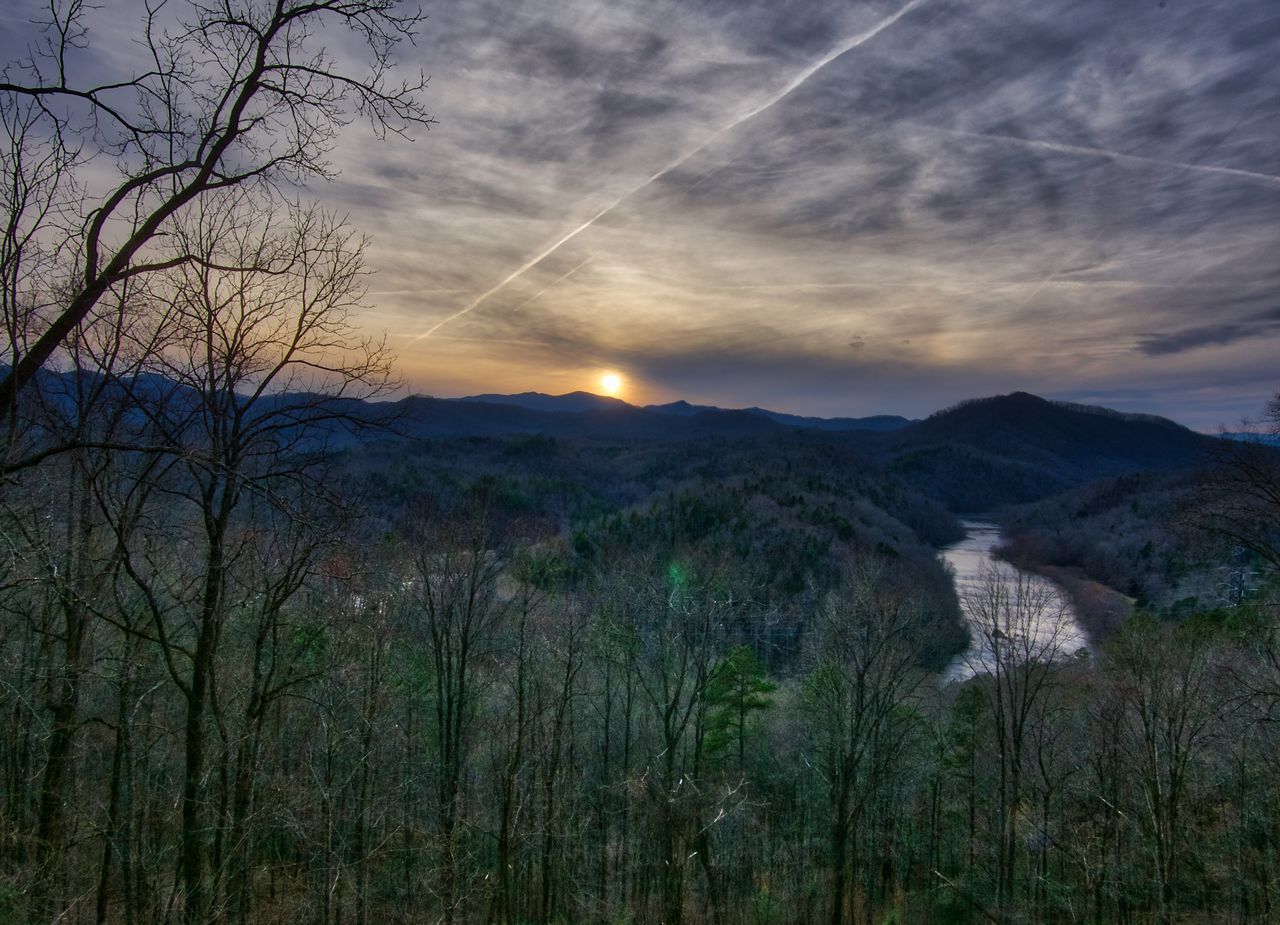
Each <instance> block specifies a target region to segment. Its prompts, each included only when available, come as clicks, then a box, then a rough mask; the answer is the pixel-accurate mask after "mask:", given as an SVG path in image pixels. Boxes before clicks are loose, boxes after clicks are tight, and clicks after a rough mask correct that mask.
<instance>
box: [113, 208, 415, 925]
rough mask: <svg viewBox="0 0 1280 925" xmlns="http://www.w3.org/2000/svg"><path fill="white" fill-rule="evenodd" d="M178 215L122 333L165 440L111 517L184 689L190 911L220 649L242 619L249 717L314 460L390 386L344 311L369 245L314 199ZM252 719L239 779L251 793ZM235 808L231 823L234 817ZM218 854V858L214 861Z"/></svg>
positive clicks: (268, 663)
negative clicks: (333, 431)
mask: <svg viewBox="0 0 1280 925" xmlns="http://www.w3.org/2000/svg"><path fill="white" fill-rule="evenodd" d="M201 206H202V207H201V209H200V210H198V211H197V212H193V213H189V214H188V215H186V216H184V221H183V222H181V223H179V224H178V225H177V228H176V230H175V238H176V240H175V241H174V245H173V246H174V247H175V248H176V249H177V250H179V251H180V252H181V253H186V254H194V255H197V256H198V257H199V259H198V260H191V261H178V262H175V263H174V264H173V265H172V266H170V267H169V268H168V270H167V271H165V272H164V273H162V274H157V275H156V276H155V277H154V278H153V279H152V280H150V281H149V283H148V289H149V290H150V291H149V293H148V294H149V295H150V297H151V301H150V303H149V308H150V312H149V313H147V314H145V315H143V316H142V317H144V318H146V319H149V321H150V324H149V325H143V324H135V329H141V330H140V331H137V330H135V332H134V333H132V334H131V335H130V336H132V337H139V338H144V339H145V343H147V344H153V343H158V344H159V345H160V346H159V348H158V349H152V350H149V352H148V354H147V355H148V357H149V360H150V365H149V371H151V372H154V373H159V374H160V376H159V377H158V378H148V377H138V378H136V379H135V380H133V381H132V382H131V383H130V386H129V387H130V389H131V399H132V401H133V403H134V404H135V406H136V407H137V408H139V409H141V410H142V412H143V413H144V415H145V423H144V424H140V425H139V426H140V427H145V429H146V430H147V431H148V432H149V433H150V434H151V440H152V441H153V442H159V443H160V444H161V445H163V446H164V447H167V448H168V449H169V450H170V452H169V453H168V454H167V455H164V456H155V455H153V454H141V455H140V458H139V459H138V460H136V466H135V468H134V470H133V471H132V472H127V471H126V472H124V473H122V476H121V484H120V485H118V486H116V488H115V490H114V494H116V495H117V496H118V497H122V498H129V497H131V496H134V495H137V494H147V495H150V496H151V499H152V500H151V504H150V508H151V510H150V514H149V517H150V527H151V529H150V531H149V533H148V535H147V536H145V537H142V538H137V537H134V536H132V535H130V533H129V532H128V531H127V529H126V524H125V523H124V522H122V521H120V520H118V519H116V520H114V521H113V524H114V526H115V528H116V539H117V543H118V545H119V548H120V555H121V557H122V564H123V568H124V570H125V572H126V573H127V575H128V579H129V580H130V581H131V582H132V584H133V585H134V586H135V587H136V588H137V590H138V591H139V592H140V594H141V596H142V599H143V600H144V601H145V606H146V608H147V611H148V613H149V620H150V626H149V628H148V630H147V632H146V634H145V637H146V638H147V639H148V640H149V641H151V642H153V643H154V644H156V645H157V646H158V647H159V649H160V653H161V655H162V657H163V659H164V664H165V666H166V668H167V670H168V672H169V675H170V677H171V680H172V681H173V683H174V685H175V686H176V687H177V688H178V690H179V691H180V692H181V695H182V699H183V702H184V707H185V709H184V719H183V724H184V743H183V786H182V798H181V805H182V825H181V847H180V865H179V866H180V870H181V876H182V881H183V889H184V894H185V903H184V907H183V908H184V916H185V920H186V921H188V922H204V921H205V920H206V919H207V916H208V915H209V912H210V909H211V908H212V902H213V898H214V897H213V894H212V887H211V884H210V879H209V878H210V860H211V851H213V850H214V847H215V845H211V843H210V838H209V831H210V829H209V819H208V806H209V802H210V798H209V793H208V786H209V780H208V777H209V763H210V754H209V731H210V730H209V725H210V723H211V722H216V725H217V727H218V729H219V731H220V734H222V732H223V729H224V722H225V719H226V714H225V707H226V700H227V697H228V696H229V692H228V691H225V690H223V691H221V693H220V689H219V687H218V681H219V675H220V670H221V662H222V659H221V651H222V648H223V646H224V643H225V642H226V640H227V639H228V638H229V637H231V636H232V634H233V631H234V630H235V629H236V628H237V627H251V628H252V629H249V630H248V634H249V638H250V639H251V640H253V648H252V655H251V659H252V660H251V663H250V664H251V675H252V682H251V684H250V685H249V686H248V690H247V691H246V692H245V700H244V703H243V711H244V712H243V716H244V718H245V721H246V722H247V723H248V724H249V725H250V726H253V725H256V724H260V723H261V722H262V721H263V719H264V717H265V710H266V707H267V705H268V704H269V703H270V702H271V701H272V700H273V699H274V698H277V697H279V696H280V695H281V694H282V693H283V692H284V690H286V689H287V688H288V686H289V685H290V684H292V683H294V682H295V681H296V678H295V677H293V676H292V675H291V673H290V672H289V671H288V670H287V666H288V662H287V659H285V658H283V657H282V654H281V652H280V651H279V650H278V648H277V646H276V641H277V640H278V639H279V633H278V628H279V621H280V619H281V616H282V614H283V612H284V610H285V608H286V606H287V605H288V604H289V602H290V601H291V600H292V599H293V597H294V595H295V594H296V593H297V592H298V591H299V589H300V588H301V587H302V586H303V584H304V582H305V580H306V579H307V578H308V577H309V575H310V574H311V572H312V570H313V569H314V568H315V566H316V564H317V562H318V561H319V559H320V556H321V554H322V552H323V550H324V549H325V548H326V547H327V546H328V545H329V544H330V543H331V542H332V540H333V534H332V532H331V531H330V530H329V529H328V523H327V519H326V516H325V514H326V509H327V508H331V507H332V502H333V498H332V496H331V494H329V493H328V492H326V491H325V490H324V486H323V480H322V479H321V478H319V477H318V473H317V472H316V470H315V468H314V461H313V460H310V459H309V457H308V456H306V455H304V454H300V453H299V449H300V448H307V447H309V446H318V445H320V443H313V442H312V441H316V440H317V439H318V440H319V441H321V442H322V441H323V438H324V435H325V433H326V428H328V427H331V426H334V425H335V424H337V423H340V422H342V421H344V420H345V419H346V416H347V412H346V406H345V404H344V400H345V399H346V398H348V397H368V396H376V395H377V394H380V393H381V392H382V391H383V390H384V389H385V388H386V387H387V386H388V385H389V383H390V382H391V379H390V370H389V357H388V355H387V354H386V352H385V350H384V349H383V348H382V346H381V345H380V344H378V343H376V342H372V341H362V340H361V339H359V338H357V337H355V336H354V334H353V332H352V331H351V328H350V326H349V323H348V312H349V311H350V310H351V309H352V308H354V307H356V306H357V305H359V303H360V299H361V297H362V294H363V264H362V249H363V245H362V242H361V241H359V240H358V239H357V238H355V237H354V236H353V235H352V233H351V232H350V231H349V230H348V229H346V228H345V226H343V225H342V224H341V223H339V222H337V221H335V220H334V219H333V218H332V217H330V216H328V215H326V214H325V213H323V212H321V211H320V210H318V209H314V208H312V209H296V210H293V211H291V212H289V213H287V214H286V215H285V216H284V217H281V216H278V215H273V214H263V213H260V212H258V211H256V210H254V209H253V208H252V203H251V202H249V201H248V198H247V197H246V196H244V195H243V194H240V193H237V192H235V191H232V192H230V193H226V194H223V196H222V197H220V198H219V199H217V200H213V199H210V200H206V201H204V202H203V203H202V204H201ZM253 735H254V734H253V733H252V731H250V737H249V738H248V739H245V740H244V745H245V747H247V748H249V749H250V752H249V753H245V754H242V755H241V757H240V762H241V765H242V767H241V769H240V771H239V772H237V773H238V776H239V778H240V779H239V780H238V782H237V784H236V787H237V788H238V790H239V792H238V794H237V796H236V797H235V798H234V799H235V800H237V801H240V804H239V805H240V810H238V812H240V815H241V817H243V811H244V810H245V809H246V808H247V806H248V805H249V803H250V802H251V801H252V793H251V788H252V775H253V773H254V767H255V762H256V758H255V756H254V754H253V749H254V745H253V741H254V738H253ZM242 823H243V818H241V819H240V824H242ZM220 866H221V865H219V867H220Z"/></svg>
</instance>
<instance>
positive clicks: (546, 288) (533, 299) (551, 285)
mask: <svg viewBox="0 0 1280 925" xmlns="http://www.w3.org/2000/svg"><path fill="white" fill-rule="evenodd" d="M593 259H594V258H592V257H588V258H587V259H586V260H584V261H582V263H580V264H578V265H577V266H576V267H574V268H573V269H572V270H570V271H569V272H568V273H566V274H565V275H564V276H557V277H556V278H555V279H553V280H552V281H551V282H550V283H548V284H547V285H545V286H543V287H542V288H541V289H539V290H538V291H537V292H535V293H534V294H533V295H531V296H529V298H527V299H525V300H524V301H523V302H521V303H520V304H519V305H517V306H516V307H515V308H514V309H512V313H513V314H514V313H515V312H518V311H520V309H522V308H524V307H525V306H526V305H529V304H530V303H532V302H536V301H538V299H540V298H542V297H543V296H544V295H546V294H547V293H548V292H549V291H550V290H552V289H554V288H556V286H559V285H560V284H561V283H563V282H564V281H565V280H566V279H568V278H569V277H570V276H572V275H573V274H575V273H577V272H578V271H579V270H581V269H582V268H583V267H585V266H586V265H587V264H589V263H590V262H591V261H592V260H593Z"/></svg>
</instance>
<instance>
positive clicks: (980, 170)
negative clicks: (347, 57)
mask: <svg viewBox="0 0 1280 925" xmlns="http://www.w3.org/2000/svg"><path fill="white" fill-rule="evenodd" d="M425 10H426V12H427V14H428V17H429V18H428V20H427V22H426V24H425V27H424V29H423V31H422V34H421V36H420V41H419V43H418V46H417V47H416V48H413V49H408V50H406V52H405V54H404V55H403V58H402V60H404V62H405V63H406V64H407V65H409V66H411V67H414V68H417V67H421V68H423V69H425V71H426V72H427V73H428V74H429V75H430V76H431V83H430V88H429V92H428V95H427V101H428V104H429V108H430V109H431V112H432V115H433V116H434V117H435V118H436V119H437V120H438V124H437V125H436V126H434V127H432V129H431V130H430V131H429V132H425V133H419V135H418V137H417V139H416V140H415V141H414V142H413V143H412V144H410V143H406V142H398V141H388V142H386V143H379V144H370V143H369V142H368V140H367V138H363V137H361V136H360V135H359V133H358V132H353V133H350V137H349V138H345V137H344V142H343V145H342V146H341V147H340V148H339V150H338V151H337V152H336V165H337V166H338V167H339V168H340V169H341V171H342V175H341V178H340V180H339V181H337V182H336V183H334V184H332V185H329V186H327V187H324V188H322V189H318V190H316V192H317V194H318V195H320V196H321V197H322V198H323V199H324V200H325V201H326V202H328V203H329V204H330V205H332V206H334V207H336V208H339V209H341V210H344V211H347V212H348V213H349V214H350V217H351V220H352V222H353V223H354V224H355V225H357V226H358V227H360V228H361V229H363V230H365V231H367V232H369V233H370V234H371V235H372V236H373V247H372V251H371V259H372V263H373V265H374V267H375V268H376V270H377V275H376V277H375V279H374V282H373V286H372V289H371V292H370V298H369V301H370V308H369V311H368V312H367V315H366V317H365V318H364V324H365V325H366V326H367V327H368V328H369V329H370V330H372V331H386V332H387V333H388V334H389V337H390V339H391V341H392V343H393V344H394V346H395V348H396V350H397V353H398V355H399V357H400V363H401V369H402V372H403V375H404V376H405V378H406V379H407V381H408V382H409V384H410V386H411V387H412V389H413V390H414V391H420V392H427V393H432V394H438V395H460V394H467V393H474V392H480V391H517V390H524V389H536V390H540V391H548V392H563V391H569V390H572V389H579V388H586V389H596V390H598V388H597V383H598V381H599V377H600V375H601V373H602V371H605V370H614V371H616V372H617V373H619V374H621V376H622V377H623V378H624V382H625V386H624V391H623V395H624V397H626V398H628V399H630V400H633V401H639V402H644V401H664V400H669V399H673V398H678V397H682V398H687V399H689V400H692V401H699V402H713V403H717V404H721V405H730V406H742V405H752V404H759V405H764V406H767V407H772V408H776V409H779V410H787V411H798V412H806V413H815V414H850V415H860V414H870V413H877V412H893V413H902V414H908V415H912V416H917V415H922V414H926V413H928V412H930V411H932V410H935V409H936V408H938V407H940V406H942V405H946V404H950V403H952V402H953V401H955V400H958V399H961V398H966V397H971V396H976V395H985V394H993V393H997V392H1007V391H1011V390H1014V389H1025V390H1029V391H1033V392H1036V393H1039V394H1043V395H1047V396H1050V397H1056V398H1065V399H1071V400H1076V401H1086V402H1092V403H1098V404H1106V405H1110V406H1113V407H1117V408H1123V409H1128V410H1140V411H1153V412H1157V413H1162V414H1167V415H1170V416H1172V417H1174V418H1177V419H1179V420H1182V421H1184V422H1186V423H1189V424H1192V425H1194V426H1198V427H1204V428H1212V427H1213V426H1215V425H1217V424H1218V423H1220V422H1227V423H1230V422H1232V421H1234V420H1236V419H1238V418H1239V416H1240V415H1242V414H1246V413H1255V412H1257V411H1259V410H1260V409H1261V406H1262V405H1263V403H1264V401H1265V399H1266V398H1267V397H1268V396H1269V395H1270V394H1273V393H1274V392H1275V390H1276V389H1277V387H1280V351H1278V349H1277V348H1278V347H1280V4H1277V3H1276V0H1124V2H1120V0H910V2H907V0H840V2H836V0H452V2H446V0H427V2H426V4H425Z"/></svg>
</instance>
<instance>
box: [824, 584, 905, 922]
mask: <svg viewBox="0 0 1280 925" xmlns="http://www.w3.org/2000/svg"><path fill="white" fill-rule="evenodd" d="M920 620H921V614H920V609H919V607H918V605H917V604H916V603H915V601H913V600H912V599H911V597H910V596H909V595H908V594H905V593H903V591H902V590H901V589H900V588H897V587H895V586H894V584H893V583H892V582H891V580H890V579H889V576H888V574H887V571H886V569H885V568H883V566H882V565H881V564H880V563H877V562H874V561H872V562H864V563H861V564H859V565H858V566H856V567H855V568H854V569H853V570H852V571H851V573H850V574H849V575H848V576H847V577H846V579H845V581H844V582H843V583H842V584H841V586H840V587H839V588H838V589H837V590H835V591H833V592H832V593H831V594H830V595H829V596H828V598H827V599H826V601H825V602H824V603H823V606H822V607H821V608H820V609H819V611H818V613H817V619H816V625H815V634H814V637H813V652H814V658H815V661H816V664H815V665H814V668H813V670H812V671H811V672H810V674H809V676H808V678H807V679H806V682H805V686H804V691H803V697H802V705H803V707H804V710H805V714H806V721H807V725H808V727H809V731H810V741H811V744H812V746H813V749H814V753H813V754H814V758H813V761H811V762H810V763H809V766H810V767H811V768H813V769H814V770H815V771H817V772H818V773H819V774H820V775H821V777H822V779H823V783H824V784H825V786H826V789H827V795H828V798H829V800H830V829H829V832H828V838H827V841H828V848H829V851H830V865H831V880H830V885H829V890H830V897H829V904H830V908H829V916H830V919H829V921H830V922H831V923H832V925H841V923H843V922H847V921H849V920H850V916H849V908H848V906H849V893H850V876H851V874H856V871H857V869H858V864H859V859H858V858H857V857H856V852H857V847H856V843H857V839H858V836H859V835H860V834H861V826H862V824H863V821H864V818H865V815H866V813H867V811H868V807H869V805H870V803H871V801H872V800H873V798H874V797H875V795H876V793H877V792H879V791H880V789H881V788H883V787H884V786H886V784H887V783H888V781H889V779H890V778H891V777H892V776H893V769H894V767H895V766H896V765H897V763H898V762H899V760H900V758H901V756H902V753H903V748H904V743H905V740H906V737H907V735H908V732H909V728H910V727H909V724H908V723H907V722H905V719H906V717H905V715H904V710H903V708H904V706H905V705H906V704H908V703H909V702H910V701H911V699H912V697H913V696H914V694H915V692H916V690H917V689H918V688H919V686H920V684H921V683H922V682H923V680H924V677H925V675H924V673H923V672H922V671H920V670H918V669H917V667H916V660H917V658H918V656H919V652H920V646H921V642H922V640H921V638H920V634H919V629H920ZM806 760H808V759H806ZM851 853H852V854H853V855H854V856H853V857H851Z"/></svg>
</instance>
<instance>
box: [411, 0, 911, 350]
mask: <svg viewBox="0 0 1280 925" xmlns="http://www.w3.org/2000/svg"><path fill="white" fill-rule="evenodd" d="M924 2H925V0H911V2H909V3H908V4H907V5H906V6H904V7H902V9H900V10H898V12H896V13H894V14H893V15H892V16H889V17H887V18H885V19H882V20H881V21H880V22H878V23H876V24H875V25H874V26H872V27H871V28H870V29H868V30H866V31H865V32H860V33H858V34H857V35H855V36H853V37H852V38H848V39H846V40H845V41H843V42H841V43H840V44H839V45H837V46H836V47H835V48H833V49H832V50H831V51H829V52H828V53H827V54H826V55H825V56H824V57H822V58H820V59H819V60H818V61H816V62H814V63H813V64H810V65H809V66H808V67H806V68H805V69H804V70H802V71H800V72H799V73H798V74H796V75H795V76H794V77H792V78H791V80H789V81H787V83H786V85H785V86H784V87H783V88H782V89H781V90H779V91H778V92H776V93H774V94H773V95H772V96H770V97H769V98H768V99H766V100H765V101H764V102H762V103H759V104H758V105H756V106H754V107H752V108H751V109H749V110H747V111H746V112H745V113H743V114H742V115H740V116H738V117H737V118H735V119H734V120H733V121H732V122H729V123H727V124H725V125H722V126H721V127H720V128H718V129H716V130H715V131H714V132H712V133H711V134H710V135H708V136H707V137H706V138H704V139H703V140H702V141H701V142H699V143H698V145H697V146H696V147H694V148H691V149H690V150H688V151H686V152H685V153H684V154H681V155H680V156H679V157H677V158H676V159H675V160H673V161H671V163H669V164H667V165H666V166H665V167H663V168H661V169H660V170H658V172H657V173H654V174H653V175H651V176H650V177H649V178H648V179H646V180H644V181H643V182H641V183H640V184H638V185H637V186H635V187H633V188H632V189H630V190H628V191H627V192H625V193H623V194H622V195H621V196H619V197H618V198H617V199H615V200H614V201H613V202H611V203H609V204H608V205H607V206H605V207H604V208H603V209H601V210H600V211H599V212H597V213H595V215H592V216H591V217H590V218H588V219H587V220H586V221H585V222H583V223H582V224H581V225H579V226H578V227H577V228H574V229H573V230H572V231H570V232H568V233H567V234H564V235H562V236H561V237H559V238H557V239H556V240H555V241H554V242H552V243H551V244H550V245H548V246H547V247H545V248H544V249H543V250H541V251H539V252H538V253H537V254H535V255H534V256H533V257H531V258H530V259H529V260H527V261H525V262H524V263H522V264H521V265H520V266H519V267H517V268H516V269H515V270H513V271H512V272H511V273H510V274H509V275H508V276H507V277H506V278H505V279H503V280H502V281H501V282H500V283H498V284H497V285H496V286H494V287H493V288H491V289H487V290H486V291H484V292H482V293H481V294H480V295H479V296H477V297H476V298H474V299H472V300H471V301H470V302H469V303H467V305H466V306H464V307H463V308H460V309H459V310H458V311H456V312H454V313H453V314H452V315H449V316H448V317H447V318H444V319H443V320H441V321H437V322H436V323H435V324H433V325H432V326H431V327H429V328H427V330H425V331H423V332H422V333H421V334H419V335H418V336H417V337H415V338H414V339H413V340H411V341H410V342H409V343H411V344H412V343H417V342H418V341H420V340H422V339H423V338H426V337H430V336H431V335H432V334H434V333H435V332H436V331H438V330H440V329H441V328H442V327H444V326H445V325H446V324H449V323H451V322H453V321H457V320H458V319H459V318H461V317H462V316H463V315H466V314H469V313H470V312H472V311H474V310H475V309H476V308H477V307H479V306H480V305H481V303H483V302H484V301H485V300H486V299H488V298H489V297H490V296H492V295H494V294H495V293H498V292H501V291H502V290H503V289H505V288H506V287H507V286H508V285H510V284H511V283H513V282H514V281H515V280H517V279H519V278H520V277H521V276H523V275H524V274H525V273H527V272H528V271H529V270H531V269H533V268H534V267H535V266H537V265H538V264H539V263H541V262H542V261H543V260H545V259H546V258H547V257H549V256H551V255H552V254H554V253H555V252H556V251H558V250H559V249H560V248H561V247H563V246H564V245H566V244H568V243H569V242H570V241H572V240H573V239H574V238H576V237H577V236H578V235H580V234H582V232H584V231H586V230H587V229H588V228H590V227H591V226H592V225H594V224H595V223H596V222H598V221H599V220H600V219H602V218H604V217H605V216H606V215H608V214H609V213H610V212H612V211H613V210H614V209H616V208H617V207H618V206H620V205H622V204H623V203H624V202H626V201H627V200H628V199H630V198H631V197H632V196H634V195H635V194H636V193H638V192H640V191H641V190H643V189H646V188H647V187H649V186H651V185H652V184H654V183H656V182H657V181H658V180H661V179H662V178H663V177H665V176H666V175H667V174H669V173H670V172H671V171H673V170H675V169H676V168H678V167H680V166H681V165H682V164H684V163H685V162H686V161H688V160H689V159H690V158H692V157H694V156H695V155H697V154H698V153H700V152H701V151H703V150H704V149H705V148H706V147H707V146H708V145H710V144H711V143H712V142H714V141H715V140H716V139H717V138H719V137H720V136H721V135H724V134H726V133H728V132H731V131H733V130H734V129H735V128H737V127H738V126H739V125H741V124H742V123H744V122H746V121H748V120H749V119H754V118H755V117H756V116H758V115H760V113H762V112H764V111H765V110H766V109H769V108H770V107H772V106H775V105H776V104H777V103H779V102H780V101H781V100H783V99H785V98H786V97H788V96H790V95H791V94H792V93H794V92H795V91H796V89H797V88H798V87H800V85H801V84H803V83H805V82H806V81H807V80H808V79H809V78H810V77H812V76H813V75H814V74H816V73H818V71H820V70H822V69H823V68H824V67H826V66H827V65H828V64H830V63H831V62H832V61H834V60H836V58H839V57H840V56H841V55H843V54H846V53H847V52H850V51H852V50H853V49H855V48H857V47H858V46H859V45H864V44H866V43H867V42H869V41H871V40H872V39H873V38H875V37H876V36H877V35H879V34H880V33H881V32H883V31H884V30H885V29H888V28H889V27H890V26H892V25H893V24H894V23H896V22H897V21H898V20H899V19H901V18H902V17H903V16H906V15H907V14H908V13H910V12H911V11H912V10H914V9H915V8H916V7H918V6H920V4H922V3H924Z"/></svg>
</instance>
